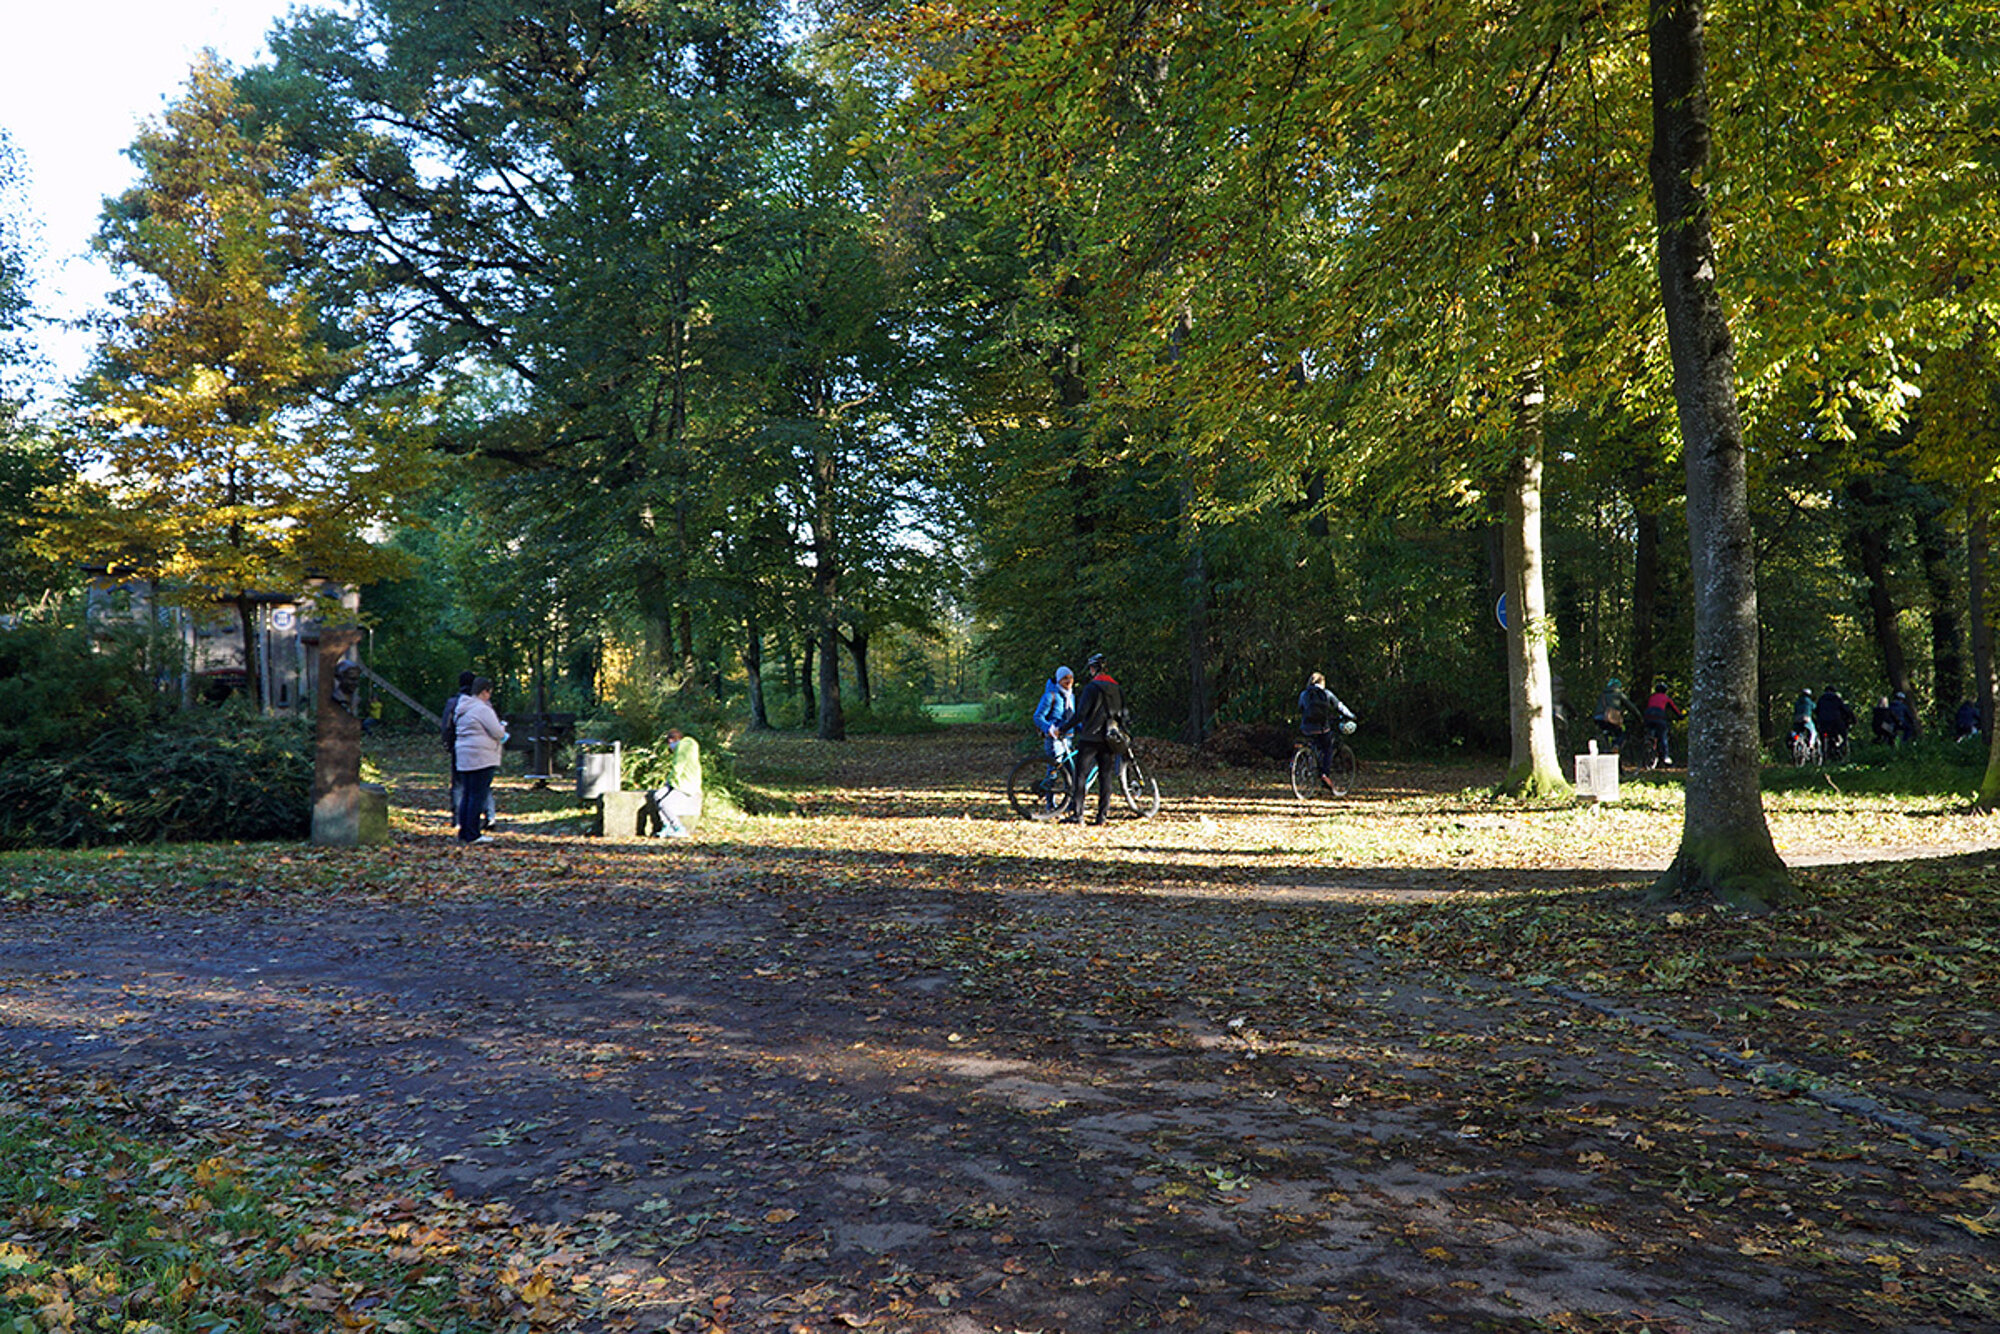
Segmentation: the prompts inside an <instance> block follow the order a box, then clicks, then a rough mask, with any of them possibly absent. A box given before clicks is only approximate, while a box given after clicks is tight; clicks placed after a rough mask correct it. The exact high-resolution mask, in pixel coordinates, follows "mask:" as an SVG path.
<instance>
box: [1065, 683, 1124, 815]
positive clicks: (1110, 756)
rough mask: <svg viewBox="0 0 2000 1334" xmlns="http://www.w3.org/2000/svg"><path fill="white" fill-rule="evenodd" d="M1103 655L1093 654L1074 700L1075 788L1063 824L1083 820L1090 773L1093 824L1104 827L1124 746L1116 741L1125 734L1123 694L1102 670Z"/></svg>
mask: <svg viewBox="0 0 2000 1334" xmlns="http://www.w3.org/2000/svg"><path fill="white" fill-rule="evenodd" d="M1104 667H1105V664H1104V655H1103V654H1102V653H1093V654H1091V655H1090V661H1089V662H1087V663H1085V664H1084V667H1083V672H1084V675H1085V676H1088V677H1089V678H1090V680H1089V682H1088V684H1086V685H1085V686H1084V687H1083V690H1082V691H1081V692H1080V693H1079V694H1078V695H1077V700H1076V727H1075V730H1074V736H1075V737H1076V787H1075V788H1074V789H1073V791H1072V793H1071V795H1072V797H1073V801H1072V804H1071V807H1070V812H1069V814H1068V815H1066V816H1064V817H1063V822H1064V823H1065V824H1076V823H1078V822H1079V821H1081V820H1082V818H1083V799H1084V797H1085V795H1086V793H1087V791H1088V786H1087V785H1088V783H1089V781H1090V775H1091V772H1092V771H1093V770H1095V771H1096V774H1097V814H1096V815H1095V816H1093V817H1092V818H1091V821H1090V822H1091V823H1092V824H1103V823H1104V814H1105V809H1106V808H1107V807H1108V806H1109V805H1110V804H1111V775H1112V771H1113V769H1114V768H1116V767H1117V765H1118V764H1119V763H1120V762H1121V759H1122V756H1123V754H1124V745H1122V744H1121V743H1120V742H1119V741H1118V740H1117V739H1116V738H1119V737H1124V736H1125V735H1126V732H1125V692H1124V691H1123V690H1121V689H1119V687H1118V682H1116V681H1114V680H1112V679H1111V675H1110V673H1108V672H1107V671H1105V669H1104Z"/></svg>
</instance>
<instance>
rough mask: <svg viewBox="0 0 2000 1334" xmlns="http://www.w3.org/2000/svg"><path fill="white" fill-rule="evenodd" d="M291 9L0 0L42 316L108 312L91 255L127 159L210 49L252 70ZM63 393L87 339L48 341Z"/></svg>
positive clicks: (3, 99) (258, 4)
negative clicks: (143, 128)
mask: <svg viewBox="0 0 2000 1334" xmlns="http://www.w3.org/2000/svg"><path fill="white" fill-rule="evenodd" d="M289 8H291V5H290V3H288V0H66V2H65V0H0V40H4V42H5V45H6V48H7V54H8V58H7V62H6V65H7V68H6V72H5V74H4V76H0V127H5V129H6V131H7V134H8V137H9V138H10V139H12V141H13V145H14V152H15V155H16V157H17V159H18V160H19V161H20V162H21V163H22V164H23V165H24V166H25V167H26V169H27V173H28V178H29V179H28V181H27V182H26V185H27V190H26V198H25V201H24V202H25V205H26V208H27V211H28V213H29V215H30V216H29V227H28V230H29V232H30V236H31V239H32V240H33V241H34V243H35V244H36V248H37V250H38V252H39V255H38V258H39V263H38V264H37V266H36V268H37V273H36V281H35V291H34V297H35V305H36V309H37V311H38V312H39V313H41V314H42V315H45V316H52V317H55V318H56V319H58V320H69V319H75V318H78V317H81V316H85V315H88V314H89V313H91V312H92V311H94V310H97V309H101V308H102V306H103V304H104V298H105V294H106V293H107V292H109V291H110V290H111V287H112V285H113V284H112V279H111V275H110V273H109V271H108V270H107V269H105V267H104V266H103V265H102V264H101V263H99V262H98V261H97V260H96V259H94V258H92V257H91V256H90V255H89V252H88V248H89V244H90V238H91V236H92V235H93V234H94V233H95V232H96V230H97V217H98V213H99V212H100V210H101V209H102V208H103V204H104V200H105V198H106V197H107V196H110V195H116V194H119V193H120V192H122V191H123V190H124V189H125V188H126V187H127V186H129V185H131V184H132V180H133V170H132V164H131V163H130V162H129V161H127V160H126V158H125V156H124V150H125V148H126V146H127V145H129V144H130V143H131V142H132V140H133V138H134V137H136V135H137V134H138V131H139V126H140V124H141V123H142V122H143V121H145V120H148V119H151V118H153V117H156V116H158V115H159V114H160V113H161V112H162V111H163V110H164V109H165V108H166V105H167V103H168V102H170V101H171V100H173V98H174V97H175V96H177V95H178V94H179V92H180V90H181V89H182V88H183V87H184V86H185V85H186V83H187V76H188V71H189V69H190V68H191V67H192V66H193V65H194V61H195V57H196V56H197V55H198V54H199V53H200V52H201V51H202V49H203V48H204V47H211V48H213V49H214V50H215V51H216V53H217V54H218V55H220V56H221V57H222V58H223V59H224V60H225V61H228V62H229V63H231V64H234V65H239V66H240V65H244V64H248V63H250V62H251V61H254V60H257V59H260V58H261V57H262V56H263V55H264V54H266V53H265V50H264V44H263V39H264V34H265V33H266V32H268V31H269V30H270V27H271V24H272V22H273V21H274V20H275V19H277V18H278V17H279V16H280V15H281V14H283V13H284V12H285V11H286V10H287V9H289ZM39 342H40V348H41V352H42V354H43V355H44V356H45V357H46V358H48V360H49V361H50V362H51V363H52V365H51V370H50V371H49V372H48V373H47V374H46V375H45V376H43V377H42V382H43V384H44V385H45V386H47V385H60V384H63V383H65V382H67V381H68V380H70V379H71V378H73V377H74V376H76V375H77V374H79V373H80V372H81V371H82V370H83V369H84V366H85V363H86V361H87V360H88V357H89V343H88V341H87V339H86V338H85V337H84V336H82V335H81V334H79V333H77V332H74V331H66V330H63V329H61V328H44V329H43V330H42V331H41V334H40V338H39Z"/></svg>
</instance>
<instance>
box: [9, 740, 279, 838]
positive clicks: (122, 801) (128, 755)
mask: <svg viewBox="0 0 2000 1334" xmlns="http://www.w3.org/2000/svg"><path fill="white" fill-rule="evenodd" d="M312 777H313V745H312V734H311V732H310V730H309V729H308V727H307V726H306V725H305V724H303V723H301V722H298V721H296V720H293V719H288V718H266V717H263V716H260V715H258V714H255V713H252V712H250V711H248V710H247V709H235V708H229V709H192V710H188V711H186V712H183V713H178V714H175V715H173V716H171V717H170V718H168V719H167V720H165V721H164V722H162V723H160V724H158V725H156V726H154V727H151V728H147V729H143V730H137V729H127V730H121V731H116V732H111V733H107V734H105V735H103V736H100V737H98V738H97V739H96V740H94V741H91V742H90V743H89V744H87V745H85V746H83V747H82V748H81V749H79V750H76V751H74V752H72V753H70V754H66V755H50V754H43V755H34V756H28V755H16V756H14V757H11V758H8V759H4V760H0V848H34V847H45V848H73V847H87V846H92V845H98V844H107V843H185V842H198V841H217V840H242V841H252V840H265V839H295V838H304V837H305V836H306V835H307V834H309V833H310V832H311V828H312V810H311V803H312Z"/></svg>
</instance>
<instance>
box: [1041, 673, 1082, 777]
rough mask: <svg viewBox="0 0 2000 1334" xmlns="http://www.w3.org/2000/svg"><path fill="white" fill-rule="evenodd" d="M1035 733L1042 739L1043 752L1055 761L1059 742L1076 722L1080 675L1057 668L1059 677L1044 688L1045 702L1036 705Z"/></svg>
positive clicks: (1052, 678) (1051, 680)
mask: <svg viewBox="0 0 2000 1334" xmlns="http://www.w3.org/2000/svg"><path fill="white" fill-rule="evenodd" d="M1034 722H1035V731H1036V732H1037V733H1038V734H1040V736H1041V738H1042V753H1043V754H1044V755H1046V756H1048V757H1049V759H1050V760H1051V761H1053V760H1054V759H1055V757H1056V742H1057V741H1059V740H1060V739H1061V738H1062V736H1063V734H1064V733H1066V732H1068V731H1069V729H1070V727H1071V726H1072V725H1073V724H1074V723H1075V722H1076V673H1075V672H1072V671H1071V670H1070V669H1069V668H1067V667H1058V668H1056V674H1055V675H1054V676H1052V677H1050V678H1049V683H1048V684H1047V685H1045V686H1043V687H1042V699H1041V703H1039V704H1037V705H1035V714H1034Z"/></svg>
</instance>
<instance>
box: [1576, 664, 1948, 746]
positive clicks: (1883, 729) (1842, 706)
mask: <svg viewBox="0 0 2000 1334" xmlns="http://www.w3.org/2000/svg"><path fill="white" fill-rule="evenodd" d="M1686 716H1687V715H1686V714H1685V713H1684V712H1683V711H1682V710H1681V707H1680V705H1679V704H1677V703H1676V702H1675V701H1674V698H1673V695H1672V694H1671V693H1669V692H1668V690H1667V683H1666V682H1665V681H1655V682H1654V683H1653V689H1652V693H1651V694H1649V695H1647V696H1646V703H1645V705H1644V707H1643V708H1641V707H1640V706H1637V705H1634V704H1633V703H1632V700H1631V697H1630V696H1628V695H1627V694H1626V693H1625V690H1624V685H1623V683H1622V682H1620V681H1619V679H1618V678H1617V677H1615V676H1614V677H1612V678H1611V679H1610V680H1609V681H1608V682H1606V683H1605V686H1604V690H1603V692H1602V693H1601V694H1599V696H1598V700H1597V712H1596V715H1595V717H1594V719H1593V721H1594V722H1595V723H1596V725H1597V729H1598V732H1599V733H1600V734H1601V735H1602V736H1603V738H1604V740H1605V741H1606V742H1607V743H1608V745H1609V747H1610V749H1611V750H1613V751H1619V750H1622V749H1624V746H1625V738H1626V734H1627V729H1628V727H1629V725H1630V723H1631V721H1632V720H1633V719H1634V718H1638V719H1640V720H1642V721H1643V722H1644V723H1645V725H1646V730H1647V731H1648V732H1649V733H1651V736H1652V742H1653V755H1654V762H1655V763H1657V764H1672V763H1673V759H1672V741H1671V736H1672V730H1671V726H1670V725H1671V723H1672V722H1673V721H1674V720H1675V719H1678V718H1683V717H1686ZM1856 721H1857V720H1856V717H1855V713H1854V709H1853V707H1852V706H1851V705H1849V704H1848V702H1847V701H1846V700H1845V699H1843V698H1842V697H1841V694H1840V691H1839V690H1838V689H1836V688H1834V687H1832V686H1828V687H1827V688H1826V689H1825V690H1824V691H1820V692H1818V693H1814V691H1813V690H1812V689H1811V688H1810V687H1808V688H1806V689H1803V690H1801V691H1799V696H1798V698H1797V699H1796V700H1794V701H1793V703H1792V728H1791V735H1790V740H1791V743H1792V749H1793V751H1794V753H1797V754H1813V755H1824V756H1829V757H1831V756H1838V755H1844V754H1846V753H1847V748H1848V742H1849V738H1850V737H1851V735H1852V734H1853V731H1854V725H1855V722H1856ZM1870 730H1871V731H1872V733H1873V734H1874V737H1875V739H1876V740H1877V741H1882V742H1887V743H1892V744H1893V743H1896V742H1902V741H1915V740H1916V738H1917V714H1916V710H1915V709H1913V708H1912V707H1911V706H1910V701H1909V697H1908V696H1907V695H1906V694H1905V693H1904V692H1902V691H1900V690H1898V691H1895V692H1894V693H1893V694H1889V695H1885V696H1883V697H1882V698H1881V699H1880V700H1879V701H1877V703H1876V705H1875V710H1874V714H1873V716H1872V717H1871V719H1870Z"/></svg>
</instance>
